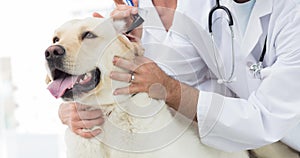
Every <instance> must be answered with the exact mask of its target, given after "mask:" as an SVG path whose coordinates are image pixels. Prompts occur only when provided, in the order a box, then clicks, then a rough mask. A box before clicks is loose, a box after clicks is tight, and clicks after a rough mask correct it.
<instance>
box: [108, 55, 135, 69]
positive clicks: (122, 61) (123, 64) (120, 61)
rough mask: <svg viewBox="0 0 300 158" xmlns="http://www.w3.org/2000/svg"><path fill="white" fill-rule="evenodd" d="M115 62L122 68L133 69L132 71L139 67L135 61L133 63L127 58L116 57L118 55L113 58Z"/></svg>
mask: <svg viewBox="0 0 300 158" xmlns="http://www.w3.org/2000/svg"><path fill="white" fill-rule="evenodd" d="M113 64H114V65H115V66H118V67H120V68H123V69H125V70H129V71H132V72H134V70H136V68H137V66H136V65H135V64H134V63H132V62H130V61H128V60H126V59H123V58H120V57H116V56H115V57H114V59H113Z"/></svg>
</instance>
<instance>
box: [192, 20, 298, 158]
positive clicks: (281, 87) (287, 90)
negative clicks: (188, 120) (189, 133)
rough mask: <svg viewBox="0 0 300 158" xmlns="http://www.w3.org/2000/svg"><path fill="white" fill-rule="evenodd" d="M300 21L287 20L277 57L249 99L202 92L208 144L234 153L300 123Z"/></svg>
mask: <svg viewBox="0 0 300 158" xmlns="http://www.w3.org/2000/svg"><path fill="white" fill-rule="evenodd" d="M294 20H296V19H294ZM297 21H299V22H300V20H299V19H298V20H297ZM299 22H294V21H293V22H290V21H289V22H287V23H285V24H286V25H285V26H283V28H282V29H281V30H280V31H278V34H276V39H274V51H273V52H271V53H274V54H275V56H276V58H277V60H276V61H275V63H274V64H273V65H272V66H271V67H269V73H268V76H266V77H265V78H264V79H263V80H262V83H261V85H260V86H259V88H258V89H257V90H256V91H254V92H253V93H252V94H251V95H250V96H249V98H248V99H240V98H232V97H225V96H223V95H220V94H217V93H213V92H206V91H200V93H199V99H198V109H197V110H198V111H197V119H198V125H199V133H200V137H201V140H202V142H203V143H204V144H207V145H209V146H212V147H215V148H218V149H221V150H225V151H230V152H231V151H238V150H247V149H253V148H258V147H260V146H263V145H266V144H270V143H273V142H276V141H278V140H280V139H282V138H283V137H284V136H285V135H286V134H287V132H288V131H290V130H291V129H293V128H294V127H296V126H297V125H298V124H299V123H300V95H299V92H300V47H299V44H300V28H299V26H300V23H299ZM241 88H242V87H241Z"/></svg>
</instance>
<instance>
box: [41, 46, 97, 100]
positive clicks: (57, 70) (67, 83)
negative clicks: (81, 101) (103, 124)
mask: <svg viewBox="0 0 300 158" xmlns="http://www.w3.org/2000/svg"><path fill="white" fill-rule="evenodd" d="M65 54H66V52H65V49H64V48H63V47H62V46H60V45H52V46H50V47H48V48H47V50H46V51H45V58H46V60H47V63H48V67H49V69H50V71H51V77H52V79H53V81H52V82H51V83H50V84H49V85H48V90H49V91H50V92H51V94H52V95H53V96H54V97H56V98H63V99H64V100H74V99H75V98H77V97H80V96H81V95H82V94H84V93H88V92H89V91H91V90H93V89H94V88H96V87H97V85H98V84H99V82H100V76H101V72H100V70H99V69H98V68H95V69H93V70H91V71H89V72H86V73H84V74H81V75H74V74H69V73H67V72H65V71H64V64H63V58H64V56H65Z"/></svg>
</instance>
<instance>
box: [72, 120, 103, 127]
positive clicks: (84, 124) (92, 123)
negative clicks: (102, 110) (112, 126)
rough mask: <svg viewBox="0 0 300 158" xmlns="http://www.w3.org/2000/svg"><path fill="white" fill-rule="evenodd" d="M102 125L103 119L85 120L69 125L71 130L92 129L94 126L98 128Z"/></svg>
mask: <svg viewBox="0 0 300 158" xmlns="http://www.w3.org/2000/svg"><path fill="white" fill-rule="evenodd" d="M103 123H104V119H103V118H98V119H95V120H85V121H78V122H72V123H71V129H78V128H92V127H94V126H100V125H102V124H103Z"/></svg>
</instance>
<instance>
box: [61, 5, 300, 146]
mask: <svg viewBox="0 0 300 158" xmlns="http://www.w3.org/2000/svg"><path fill="white" fill-rule="evenodd" d="M184 3H189V2H184ZM193 3H195V4H196V2H193ZM222 3H223V5H226V6H227V7H228V8H229V9H230V10H231V12H232V15H233V17H234V21H235V25H234V26H233V32H234V34H235V38H234V43H233V45H234V47H235V48H234V50H235V59H234V60H235V67H234V74H233V75H234V77H235V78H236V79H235V80H234V81H232V82H231V83H223V84H222V86H220V84H218V83H217V81H218V79H222V78H223V77H224V76H222V75H221V76H218V75H219V74H218V72H217V69H216V67H215V66H214V65H215V63H214V61H215V60H214V59H211V58H209V57H207V56H206V55H205V53H208V52H203V51H201V50H200V51H195V52H198V53H200V56H201V58H198V57H196V56H199V55H197V54H195V57H196V58H195V59H197V60H195V59H194V60H190V61H198V62H194V63H193V64H191V65H192V68H193V71H194V72H193V73H196V74H197V75H198V76H196V77H194V78H192V79H186V80H184V76H183V78H180V77H178V78H177V79H180V80H181V81H182V82H183V83H180V82H179V81H178V80H175V79H174V76H176V75H178V74H173V75H172V71H168V69H167V68H164V67H163V66H162V65H159V66H161V68H162V69H163V70H161V68H160V67H158V66H157V64H155V63H154V62H152V60H155V61H156V62H157V61H158V64H159V62H161V63H162V62H163V61H159V59H160V58H155V57H160V56H158V55H157V54H156V55H155V54H153V56H151V55H149V54H148V57H150V58H151V59H152V60H149V59H147V58H143V57H139V58H137V60H136V61H138V62H139V63H128V62H126V61H124V60H123V59H120V58H117V57H116V58H115V64H116V65H117V66H120V67H123V68H126V69H129V70H131V71H133V72H134V77H135V80H134V81H132V83H131V86H130V87H129V88H128V87H124V88H123V89H117V90H116V91H115V95H121V94H125V93H136V92H148V93H149V96H151V97H154V98H155V97H156V98H160V97H161V96H156V95H155V93H153V92H152V91H151V90H150V91H149V88H150V87H151V85H153V84H156V83H159V84H161V85H162V87H164V88H165V90H166V92H167V95H166V96H167V97H166V98H165V99H166V102H167V103H168V104H169V105H170V106H171V107H173V108H174V109H177V110H179V111H180V112H181V113H183V114H185V115H186V116H188V117H191V118H193V117H194V115H195V112H197V117H196V119H197V120H198V124H199V131H200V132H199V133H200V136H201V138H202V142H203V143H206V144H208V145H210V146H213V147H216V148H218V149H221V150H226V151H237V150H247V149H253V148H257V147H260V146H263V145H266V144H270V143H273V142H276V141H278V140H280V139H281V138H283V137H285V136H287V135H288V133H287V131H288V130H289V129H293V128H294V127H296V126H297V124H299V120H300V117H299V114H300V110H299V109H300V107H299V106H298V107H297V105H298V103H300V100H299V99H300V97H297V90H298V89H299V88H300V87H299V84H297V82H296V81H297V79H298V78H300V75H299V73H297V72H298V71H300V69H299V68H300V67H299V63H297V61H298V59H297V58H300V56H299V55H298V56H297V53H296V52H297V49H298V47H297V43H298V42H299V41H297V38H298V39H299V37H298V36H299V35H300V33H299V32H300V31H297V30H300V29H299V28H298V29H297V27H300V25H299V24H297V22H299V17H298V16H297V14H296V12H298V9H297V7H296V5H295V3H293V2H292V1H290V0H287V1H285V2H280V0H256V2H254V3H252V5H253V6H251V5H250V6H251V7H250V13H249V17H248V18H249V19H247V18H246V19H247V21H249V23H248V24H246V27H245V25H244V26H240V25H241V22H240V21H239V20H241V19H239V16H238V12H237V9H238V8H237V9H234V5H235V4H234V3H235V2H233V1H232V0H223V1H222ZM201 4H202V2H201V3H200V2H199V5H201ZM185 6H189V5H185ZM190 6H194V7H195V9H196V8H197V7H198V6H197V5H190ZM195 9H194V8H191V9H190V11H191V12H193V11H195ZM188 10H189V9H186V10H185V11H188ZM203 11H206V12H207V14H191V15H193V16H191V17H190V18H191V19H193V20H194V19H198V21H201V22H199V23H200V25H199V26H202V27H204V28H205V27H206V26H205V24H204V22H205V23H206V21H207V16H208V11H209V10H205V9H204V10H203ZM221 16H223V15H221ZM175 21H176V19H175ZM223 25H226V26H223ZM298 25H299V26H298ZM267 26H268V27H267ZM213 27H215V28H216V29H218V28H226V27H228V26H227V23H223V22H222V20H221V22H218V21H217V22H215V23H214V26H213ZM288 27H289V28H290V29H288ZM243 28H244V29H243ZM171 30H172V28H171ZM214 30H215V29H214ZM219 30H222V29H219ZM241 30H244V31H241ZM292 30H294V31H292ZM222 31H223V30H222ZM169 32H171V33H172V31H169ZM174 32H175V31H174ZM144 33H146V34H147V32H146V31H145V32H144ZM152 33H153V32H152ZM171 33H168V34H171ZM218 33H219V34H221V35H222V38H226V36H223V34H224V35H227V33H229V32H225V31H223V32H215V33H214V34H215V38H218V37H219V36H218V35H217V34H218ZM159 34H160V33H157V34H156V35H159ZM156 35H155V36H156ZM266 35H267V44H266V55H265V57H264V58H265V59H264V61H263V65H264V66H265V68H264V69H263V70H262V71H261V79H257V78H255V77H254V76H253V74H252V73H251V72H250V71H249V66H251V65H252V64H253V63H256V62H257V60H258V56H259V53H260V52H261V50H262V49H263V45H264V41H265V37H266ZM143 36H145V34H143ZM155 36H154V37H155ZM168 36H169V35H168ZM191 36H192V35H191ZM157 37H159V36H157ZM175 37H176V36H175ZM191 38H192V37H191ZM147 40H148V41H147ZM151 40H153V39H149V38H148V39H144V42H145V41H146V42H149V41H151ZM158 40H161V39H158ZM168 40H169V39H168ZM216 41H217V40H216ZM219 42H221V44H220V43H218V41H217V42H216V43H217V45H218V50H224V48H222V46H228V45H231V43H228V42H231V40H219ZM195 43H197V42H195ZM227 43H228V44H227ZM181 46H182V48H181V51H184V50H188V49H189V47H188V46H186V45H181ZM226 49H227V48H225V50H226ZM185 52H186V51H185ZM146 53H147V52H146ZM157 53H160V52H157ZM209 53H212V52H209ZM231 53H232V52H230V51H229V52H222V51H220V54H221V57H224V56H225V57H226V56H228V57H230V56H231ZM223 55H224V56H223ZM171 56H173V55H172V54H169V57H171ZM167 57H168V56H167ZM167 57H166V58H165V59H170V58H167ZM178 57H180V56H178ZM224 59H225V58H224ZM224 59H223V64H224V66H225V68H224V69H222V71H224V72H226V73H230V71H231V69H232V66H231V64H232V62H233V61H230V60H228V61H226V60H224ZM118 61H121V62H118ZM190 61H189V62H190ZM174 63H177V62H174ZM184 65H185V62H182V64H178V65H177V66H176V64H173V65H172V67H173V68H172V69H173V70H177V69H179V68H181V67H182V66H184ZM197 66H198V68H197ZM136 68H137V69H136ZM208 69H210V71H208ZM185 71H187V69H185ZM165 72H167V73H168V75H167V74H166V73H165ZM175 72H176V71H175ZM209 72H212V75H211V76H209V75H207V73H209ZM176 73H178V72H176ZM181 73H182V74H183V72H181ZM226 73H225V74H226ZM203 74H205V75H203ZM131 75H132V74H128V75H127V77H124V75H123V77H120V75H119V74H118V72H113V73H112V78H113V79H116V80H121V81H126V82H128V81H130V78H131ZM170 76H172V77H170ZM225 77H226V78H227V76H226V75H225ZM193 79H195V80H193ZM139 83H143V84H139ZM188 85H192V86H194V87H192V86H188ZM196 85H199V86H196ZM223 85H225V86H226V87H228V89H226V90H224V91H222V90H219V88H217V87H223ZM197 88H198V89H197ZM223 88H224V87H223ZM284 89H286V90H284ZM217 91H218V92H220V91H221V93H216V92H217ZM221 94H222V95H221ZM225 94H226V96H225ZM227 96H230V97H227ZM92 117H94V118H100V116H98V115H97V116H96V115H95V116H94V115H89V118H92ZM65 122H66V121H65ZM99 122H102V121H98V122H97V123H98V124H100V123H99ZM89 124H90V123H89ZM79 133H80V134H83V133H82V132H79ZM97 133H98V132H97ZM97 133H92V135H95V134H97ZM85 134H86V133H85Z"/></svg>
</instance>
